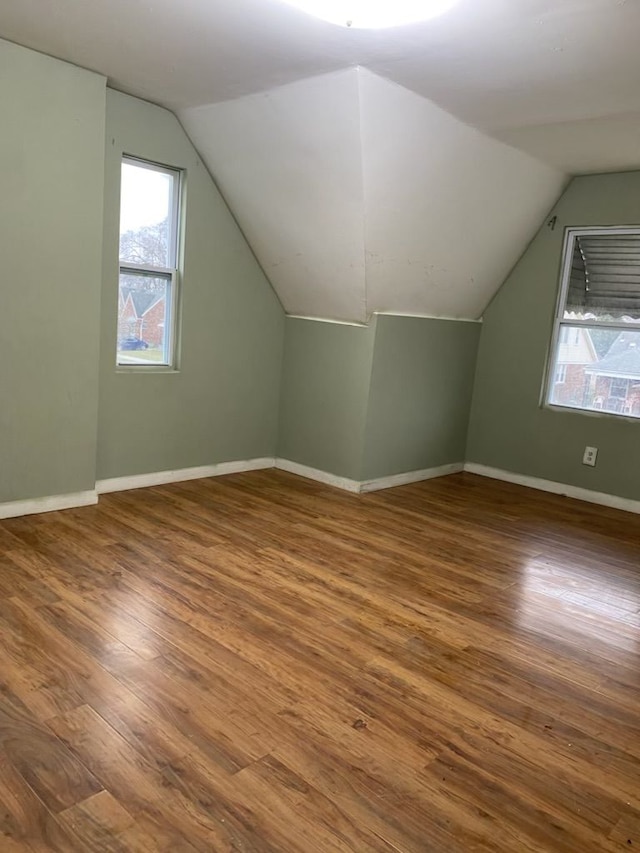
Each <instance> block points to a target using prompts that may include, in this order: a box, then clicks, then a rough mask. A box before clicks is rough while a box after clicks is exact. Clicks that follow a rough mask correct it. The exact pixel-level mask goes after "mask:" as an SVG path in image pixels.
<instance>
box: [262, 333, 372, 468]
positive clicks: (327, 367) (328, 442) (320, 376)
mask: <svg viewBox="0 0 640 853" xmlns="http://www.w3.org/2000/svg"><path fill="white" fill-rule="evenodd" d="M374 338H375V324H372V325H371V326H348V325H346V324H339V323H329V322H322V321H318V320H303V319H299V318H296V317H287V321H286V331H285V347H284V363H283V371H282V397H281V406H280V436H279V441H278V456H280V457H281V458H283V459H289V460H290V461H292V462H298V463H299V464H302V465H307V466H308V467H310V468H318V469H320V470H321V471H326V472H328V473H330V474H336V475H338V476H340V477H347V478H349V479H352V480H359V479H360V474H361V470H362V452H363V442H364V432H365V427H366V419H367V402H368V397H369V381H370V377H371V362H372V359H373V343H374Z"/></svg>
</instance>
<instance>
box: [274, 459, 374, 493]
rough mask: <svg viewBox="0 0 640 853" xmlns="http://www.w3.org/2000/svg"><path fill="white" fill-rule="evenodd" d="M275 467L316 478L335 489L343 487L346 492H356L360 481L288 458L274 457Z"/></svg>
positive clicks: (310, 478)
mask: <svg viewBox="0 0 640 853" xmlns="http://www.w3.org/2000/svg"><path fill="white" fill-rule="evenodd" d="M275 467H276V468H278V469H280V470H281V471H288V472H289V474H297V476H298V477H306V478H307V480H316V481H317V482H318V483H324V484H325V485H326V486H335V487H336V488H337V489H343V490H344V491H346V492H356V493H357V492H359V491H360V483H359V482H358V481H357V480H349V478H348V477H339V476H338V475H337V474H330V473H329V472H328V471H321V470H320V469H319V468H310V467H309V466H308V465H301V464H300V463H299V462H291V461H290V460H289V459H276V460H275Z"/></svg>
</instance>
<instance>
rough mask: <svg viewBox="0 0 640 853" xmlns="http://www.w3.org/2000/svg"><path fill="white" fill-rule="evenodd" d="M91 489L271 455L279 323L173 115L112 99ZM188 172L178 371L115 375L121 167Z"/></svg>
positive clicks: (276, 308) (275, 304) (111, 95)
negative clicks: (126, 158)
mask: <svg viewBox="0 0 640 853" xmlns="http://www.w3.org/2000/svg"><path fill="white" fill-rule="evenodd" d="M106 139H107V145H106V148H107V151H106V166H105V206H104V284H103V294H102V347H101V359H100V409H99V445H98V479H107V478H111V477H121V476H126V475H133V474H144V473H150V472H156V471H166V470H171V469H179V468H189V467H194V466H200V465H211V464H214V463H217V462H224V461H231V460H234V461H235V460H243V459H252V458H255V457H263V456H273V455H274V454H275V450H276V435H277V428H278V400H279V383H280V370H281V364H282V342H283V335H284V313H283V311H282V308H281V306H280V303H279V301H278V299H277V297H276V296H275V294H274V292H273V291H272V289H271V287H270V285H269V284H268V282H267V280H266V278H265V277H264V275H263V273H262V271H261V270H260V267H259V266H258V264H257V262H256V260H255V258H254V256H253V254H252V253H251V250H250V249H249V247H248V246H247V244H246V242H245V240H244V237H243V236H242V234H241V232H240V231H239V229H238V227H237V225H236V223H235V221H234V220H233V218H232V216H231V214H230V213H229V211H228V209H227V207H226V205H225V203H224V201H223V200H222V198H221V196H220V194H219V192H218V191H217V189H216V187H215V184H214V183H213V181H212V180H211V177H210V176H209V173H208V172H207V170H206V169H205V167H204V166H203V164H202V162H201V160H200V158H199V157H198V155H197V154H196V152H195V150H194V148H193V146H192V145H191V143H190V141H189V139H188V137H187V136H186V134H185V132H184V131H183V129H182V127H181V126H180V124H179V123H178V121H177V119H176V118H175V116H174V115H173V114H172V113H170V112H168V111H167V110H164V109H161V108H160V107H157V106H154V105H152V104H149V103H146V102H144V101H140V100H138V99H136V98H132V97H129V96H127V95H123V94H120V93H118V92H114V91H111V90H108V92H107V122H106ZM123 153H127V154H131V155H135V156H138V157H142V158H145V159H149V160H154V161H156V162H159V163H163V164H166V165H169V166H175V167H178V168H180V169H185V170H186V222H185V246H184V275H183V278H182V287H183V293H182V337H181V346H180V359H179V370H178V371H177V372H165V373H146V374H144V373H141V372H132V371H129V372H125V371H122V370H120V371H117V370H116V324H117V287H118V222H119V204H120V201H119V180H120V160H121V157H122V154H123Z"/></svg>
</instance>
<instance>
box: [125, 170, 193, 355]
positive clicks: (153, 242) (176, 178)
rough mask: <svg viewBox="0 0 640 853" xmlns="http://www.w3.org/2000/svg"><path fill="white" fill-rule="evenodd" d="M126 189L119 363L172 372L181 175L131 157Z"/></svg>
mask: <svg viewBox="0 0 640 853" xmlns="http://www.w3.org/2000/svg"><path fill="white" fill-rule="evenodd" d="M120 189H121V192H120V285H119V291H118V330H117V335H118V339H117V354H118V355H117V362H118V364H119V365H138V366H144V365H147V366H153V365H155V366H171V365H173V364H174V360H175V355H174V350H175V340H176V331H175V317H176V314H177V312H176V310H175V304H176V299H177V293H176V289H177V287H178V271H177V256H178V228H179V196H180V173H179V172H178V171H176V170H174V169H168V168H166V167H164V166H159V165H157V164H154V163H148V162H145V161H142V160H135V159H132V158H129V157H125V158H124V159H123V161H122V170H121V188H120Z"/></svg>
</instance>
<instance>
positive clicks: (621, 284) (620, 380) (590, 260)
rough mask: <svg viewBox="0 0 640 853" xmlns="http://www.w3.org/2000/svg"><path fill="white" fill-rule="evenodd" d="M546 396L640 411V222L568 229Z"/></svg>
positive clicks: (582, 405) (576, 404)
mask: <svg viewBox="0 0 640 853" xmlns="http://www.w3.org/2000/svg"><path fill="white" fill-rule="evenodd" d="M554 341H555V343H554V344H553V345H552V347H553V349H552V359H551V364H550V369H549V380H548V385H547V391H546V402H547V403H548V404H550V405H552V406H565V407H570V408H577V409H585V410H590V411H601V412H608V413H610V414H618V415H626V416H632V417H640V229H632V228H624V229H584V230H577V229H576V230H569V231H568V232H567V236H566V239H565V253H564V261H563V272H562V280H561V291H560V295H559V300H558V312H557V316H556V321H555V325H554Z"/></svg>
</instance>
